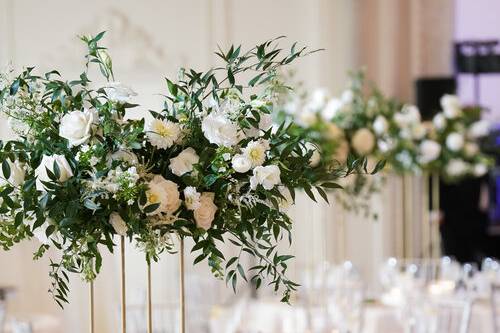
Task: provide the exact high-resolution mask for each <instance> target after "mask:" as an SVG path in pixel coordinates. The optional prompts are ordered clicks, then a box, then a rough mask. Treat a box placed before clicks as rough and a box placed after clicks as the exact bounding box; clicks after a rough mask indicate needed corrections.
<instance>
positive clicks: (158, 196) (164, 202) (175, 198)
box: [146, 175, 181, 215]
mask: <svg viewBox="0 0 500 333" xmlns="http://www.w3.org/2000/svg"><path fill="white" fill-rule="evenodd" d="M179 196H180V194H179V190H178V186H177V184H176V183H174V182H172V181H170V180H166V179H165V178H163V176H160V175H155V176H154V177H153V179H152V180H151V181H150V182H149V184H148V190H147V191H146V198H147V204H146V206H149V205H151V204H156V203H158V204H160V206H159V207H158V208H157V209H156V210H155V211H153V212H151V213H148V215H156V214H160V213H174V212H175V211H176V210H177V209H178V208H179V207H180V205H181V200H180V198H179Z"/></svg>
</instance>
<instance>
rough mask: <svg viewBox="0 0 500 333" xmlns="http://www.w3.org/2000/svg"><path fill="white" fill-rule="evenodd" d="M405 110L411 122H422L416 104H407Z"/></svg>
mask: <svg viewBox="0 0 500 333" xmlns="http://www.w3.org/2000/svg"><path fill="white" fill-rule="evenodd" d="M403 112H404V113H406V118H407V120H408V123H409V124H416V123H418V122H420V120H421V116H420V110H419V109H418V108H417V107H416V106H415V105H405V107H404V108H403Z"/></svg>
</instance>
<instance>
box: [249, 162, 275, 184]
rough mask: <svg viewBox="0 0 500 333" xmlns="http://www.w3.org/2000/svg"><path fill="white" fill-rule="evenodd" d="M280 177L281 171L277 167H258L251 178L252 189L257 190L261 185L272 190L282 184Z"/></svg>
mask: <svg viewBox="0 0 500 333" xmlns="http://www.w3.org/2000/svg"><path fill="white" fill-rule="evenodd" d="M280 175H281V171H280V168H279V167H278V166H277V165H274V164H273V165H268V166H258V167H256V168H255V169H253V176H252V177H250V187H251V188H252V190H255V189H256V188H257V185H259V184H260V185H262V187H264V189H266V190H270V189H272V188H273V187H274V186H275V185H278V184H279V183H281V179H280Z"/></svg>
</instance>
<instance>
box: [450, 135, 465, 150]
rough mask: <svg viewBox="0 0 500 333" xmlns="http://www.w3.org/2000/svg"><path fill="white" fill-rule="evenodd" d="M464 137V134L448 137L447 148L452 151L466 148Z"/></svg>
mask: <svg viewBox="0 0 500 333" xmlns="http://www.w3.org/2000/svg"><path fill="white" fill-rule="evenodd" d="M464 143H465V141H464V137H463V135H462V134H459V133H456V132H453V133H450V134H448V136H447V137H446V147H448V149H449V150H451V151H459V150H460V149H462V148H463V146H464Z"/></svg>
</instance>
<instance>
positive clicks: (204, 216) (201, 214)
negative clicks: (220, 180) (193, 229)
mask: <svg viewBox="0 0 500 333" xmlns="http://www.w3.org/2000/svg"><path fill="white" fill-rule="evenodd" d="M214 198H215V194H214V193H212V192H203V193H202V194H201V197H200V206H199V207H198V208H197V209H195V211H194V213H193V215H194V220H195V221H196V226H198V228H202V229H205V230H208V229H210V227H211V226H212V222H213V220H214V218H215V212H217V206H216V205H215V204H214Z"/></svg>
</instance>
